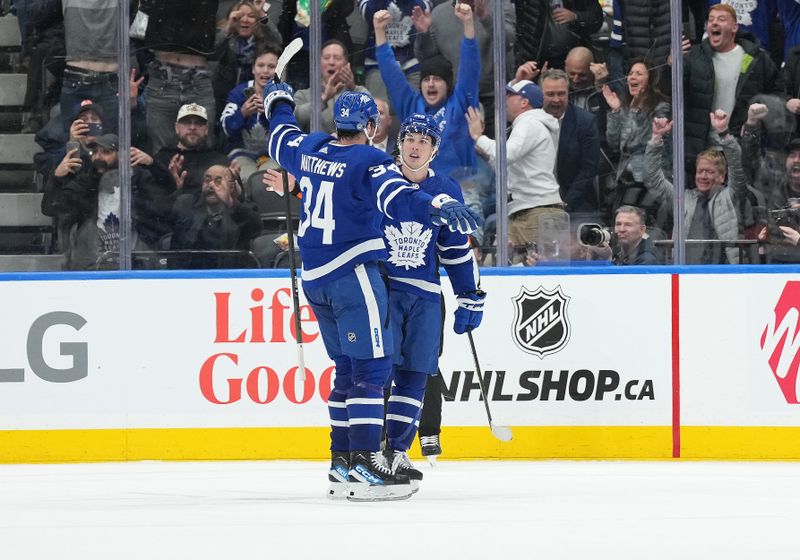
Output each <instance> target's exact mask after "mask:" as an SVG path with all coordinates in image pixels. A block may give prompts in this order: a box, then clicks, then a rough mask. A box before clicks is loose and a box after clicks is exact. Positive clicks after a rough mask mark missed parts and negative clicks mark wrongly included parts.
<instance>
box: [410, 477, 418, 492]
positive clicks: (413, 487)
mask: <svg viewBox="0 0 800 560" xmlns="http://www.w3.org/2000/svg"><path fill="white" fill-rule="evenodd" d="M417 492H419V480H412V481H411V493H412V494H416V493H417Z"/></svg>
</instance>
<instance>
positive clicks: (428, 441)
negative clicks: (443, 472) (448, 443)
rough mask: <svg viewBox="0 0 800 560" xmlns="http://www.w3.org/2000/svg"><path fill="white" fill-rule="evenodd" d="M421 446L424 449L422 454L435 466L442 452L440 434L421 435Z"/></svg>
mask: <svg viewBox="0 0 800 560" xmlns="http://www.w3.org/2000/svg"><path fill="white" fill-rule="evenodd" d="M419 446H420V448H421V449H422V456H423V457H425V458H426V459H427V460H428V463H430V465H431V466H432V467H435V466H436V459H437V458H438V457H439V455H441V454H442V445H441V443H440V442H439V434H436V435H434V436H419Z"/></svg>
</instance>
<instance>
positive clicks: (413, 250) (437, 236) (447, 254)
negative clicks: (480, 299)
mask: <svg viewBox="0 0 800 560" xmlns="http://www.w3.org/2000/svg"><path fill="white" fill-rule="evenodd" d="M419 187H420V188H421V189H422V191H423V192H426V193H428V194H430V195H431V196H436V195H438V194H442V193H443V194H446V195H449V196H451V197H452V198H454V199H455V200H457V201H459V202H463V197H462V195H461V188H460V187H459V185H458V183H457V182H456V181H455V180H454V179H452V178H450V177H445V176H441V175H436V174H435V173H434V171H433V170H432V169H429V170H428V177H427V178H426V179H425V180H424V181H422V183H420V184H419ZM400 216H402V217H401V218H399V219H398V218H395V217H389V216H387V217H386V218H385V219H384V222H383V235H384V238H385V239H386V243H387V245H388V248H389V258H388V259H387V262H386V268H387V272H388V275H389V284H390V286H391V289H393V290H400V291H404V292H411V293H414V294H417V295H419V296H422V297H425V298H427V299H431V300H436V301H438V300H439V297H440V293H441V285H440V283H439V264H441V265H442V266H444V268H445V270H446V271H447V275H448V277H449V278H450V282H451V283H452V285H453V292H454V293H456V294H461V293H465V292H472V291H474V290H476V289H477V287H478V282H479V272H478V265H477V263H476V262H475V257H474V255H473V253H472V249H471V247H470V243H469V237H468V236H467V235H466V234H464V233H459V232H457V231H455V232H454V231H450V229H449V228H448V227H447V226H431V225H429V224H430V219H429V218H428V212H427V211H425V212H423V213H415V214H410V215H409V214H401V215H400ZM437 254H438V257H439V258H438V260H437Z"/></svg>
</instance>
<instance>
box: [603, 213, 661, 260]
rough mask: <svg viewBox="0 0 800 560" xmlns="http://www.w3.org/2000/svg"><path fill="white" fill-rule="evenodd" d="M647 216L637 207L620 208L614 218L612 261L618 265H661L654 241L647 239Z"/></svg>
mask: <svg viewBox="0 0 800 560" xmlns="http://www.w3.org/2000/svg"><path fill="white" fill-rule="evenodd" d="M645 220H646V215H645V212H644V210H642V209H641V208H637V207H636V206H627V205H626V206H620V207H619V208H617V214H616V217H615V218H614V235H616V238H617V242H616V244H614V245H613V253H612V256H611V260H612V262H613V263H614V264H616V265H621V266H625V265H641V264H659V263H658V256H657V254H656V248H655V245H654V244H653V240H652V239H650V238H649V237H645V232H646V230H647V228H646V227H645Z"/></svg>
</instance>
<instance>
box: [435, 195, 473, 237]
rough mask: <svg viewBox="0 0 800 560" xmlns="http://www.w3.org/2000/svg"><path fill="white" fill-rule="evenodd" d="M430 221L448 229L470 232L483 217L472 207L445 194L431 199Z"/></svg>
mask: <svg viewBox="0 0 800 560" xmlns="http://www.w3.org/2000/svg"><path fill="white" fill-rule="evenodd" d="M430 213H431V221H432V222H433V224H434V225H437V226H440V225H441V226H447V227H448V228H450V231H458V232H460V233H467V234H469V233H472V232H473V231H475V230H476V229H478V226H480V225H481V224H483V219H482V218H481V217H480V216H478V214H476V213H475V212H474V211H473V210H472V209H470V208H468V207H467V206H466V205H464V204H461V203H460V202H458V201H457V200H456V199H454V198H452V197H450V196H447V195H446V194H440V195H437V196H436V197H435V198H434V199H433V200H432V201H431V207H430Z"/></svg>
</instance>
